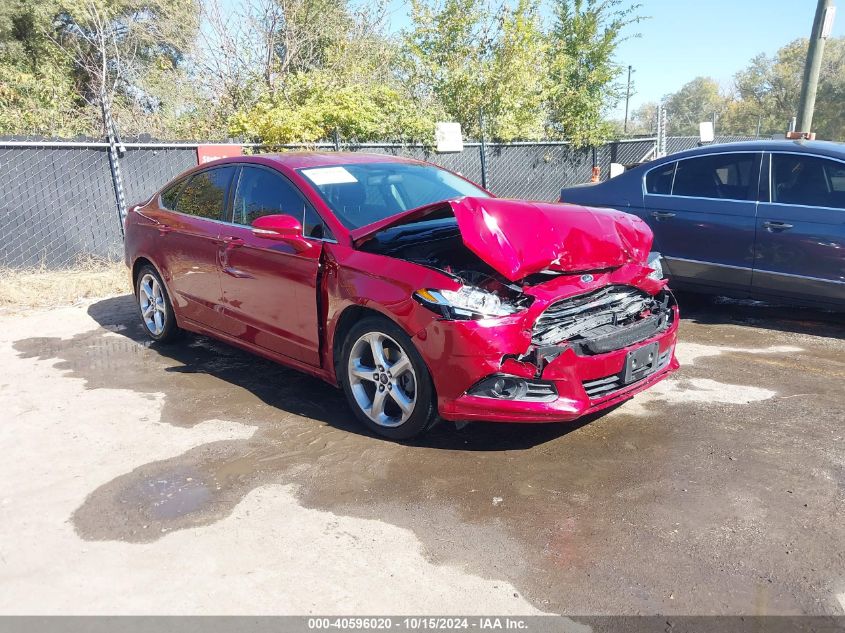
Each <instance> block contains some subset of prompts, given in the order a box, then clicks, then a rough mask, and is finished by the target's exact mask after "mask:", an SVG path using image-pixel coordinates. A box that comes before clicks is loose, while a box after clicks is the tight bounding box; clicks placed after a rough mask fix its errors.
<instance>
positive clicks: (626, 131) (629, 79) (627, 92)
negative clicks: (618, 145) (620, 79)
mask: <svg viewBox="0 0 845 633" xmlns="http://www.w3.org/2000/svg"><path fill="white" fill-rule="evenodd" d="M630 100H631V67H630V66H628V90H627V91H626V92H625V125H624V127H623V128H622V130H623V131H624V132H625V133H626V134H627V133H628V101H630Z"/></svg>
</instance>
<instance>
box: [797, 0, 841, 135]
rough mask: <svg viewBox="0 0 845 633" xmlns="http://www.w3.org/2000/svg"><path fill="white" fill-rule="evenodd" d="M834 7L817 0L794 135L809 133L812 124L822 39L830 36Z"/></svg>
mask: <svg viewBox="0 0 845 633" xmlns="http://www.w3.org/2000/svg"><path fill="white" fill-rule="evenodd" d="M835 15H836V7H835V6H833V0H819V3H818V5H817V6H816V17H815V18H814V19H813V30H812V32H811V34H810V47H809V48H808V49H807V61H806V62H804V78H803V80H802V82H801V100H800V102H799V103H798V127H797V129H796V130H795V131H796V133H797V134H796V136H806V135H809V134H810V130H811V129H812V125H813V110H814V109H815V107H816V89H817V88H818V85H819V71H820V70H821V65H822V56H823V55H824V41H825V40H826V39H827V38H828V37H830V32H831V29H832V28H833V18H834V16H835Z"/></svg>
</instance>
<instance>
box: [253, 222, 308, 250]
mask: <svg viewBox="0 0 845 633" xmlns="http://www.w3.org/2000/svg"><path fill="white" fill-rule="evenodd" d="M252 234H253V235H255V236H256V237H261V238H264V239H265V240H279V241H281V242H287V243H289V244H291V245H292V246H293V247H294V248H295V249H296V250H297V251H299V252H302V251H305V250H308V249H309V248H311V244H310V243H309V242H308V240H306V239H304V238H303V237H302V225H301V224H300V223H299V220H297V219H296V218H295V217H293V216H292V215H285V214H281V213H280V214H277V215H263V216H261V217H260V218H257V219H256V220H255V221H254V222H253V223H252Z"/></svg>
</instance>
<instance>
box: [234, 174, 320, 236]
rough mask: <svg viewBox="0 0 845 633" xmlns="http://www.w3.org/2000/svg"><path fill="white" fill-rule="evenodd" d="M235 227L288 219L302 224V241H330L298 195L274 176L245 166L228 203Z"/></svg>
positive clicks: (315, 216)
mask: <svg viewBox="0 0 845 633" xmlns="http://www.w3.org/2000/svg"><path fill="white" fill-rule="evenodd" d="M232 209H233V217H232V221H233V222H234V223H235V224H241V225H243V226H249V225H251V224H252V223H253V222H254V221H255V220H257V219H258V218H260V217H262V216H265V215H278V214H282V215H291V216H293V217H295V218H296V219H297V220H299V222H300V224H302V227H303V228H302V233H303V235H304V236H305V237H314V238H321V239H333V236H332V234H331V231H329V229H328V227H326V226H325V224H324V223H323V221H322V219H321V218H320V216H319V215H318V214H317V212H316V211H315V210H314V209H313V207H312V206H311V205H310V204H308V203H307V202H306V201H305V199H304V198H303V197H302V195H301V194H300V193H299V191H297V190H296V188H295V187H294V186H293V185H292V184H291V183H290V182H288V181H287V180H286V179H285V178H283V177H282V176H280V175H278V174H274V173H273V172H272V171H270V170H269V169H263V168H261V167H249V166H245V167H244V168H243V170H242V171H241V176H240V178H239V179H238V184H237V188H236V189H235V199H234V201H233V203H232Z"/></svg>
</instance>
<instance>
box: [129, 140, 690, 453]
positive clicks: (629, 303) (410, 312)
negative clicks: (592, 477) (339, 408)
mask: <svg viewBox="0 0 845 633" xmlns="http://www.w3.org/2000/svg"><path fill="white" fill-rule="evenodd" d="M651 241H652V235H651V231H650V230H649V229H648V227H647V226H646V225H645V223H644V222H642V221H641V220H639V219H637V218H636V217H634V216H631V215H628V214H624V213H620V212H617V211H611V210H600V209H591V208H585V207H577V206H572V205H562V204H552V203H544V202H526V201H520V200H504V199H498V198H494V197H493V196H491V195H490V194H489V193H488V192H486V191H484V190H483V189H481V188H480V187H478V186H476V185H474V184H472V183H471V182H469V181H468V180H465V179H464V178H462V177H460V176H458V175H455V174H453V173H451V172H448V171H445V170H443V169H440V168H439V167H436V166H434V165H430V164H427V163H423V162H419V161H414V160H407V159H403V158H397V157H393V156H377V155H368V154H344V153H327V154H321V153H299V154H280V155H262V156H244V157H238V158H230V159H223V160H220V161H215V162H213V163H208V164H205V165H202V166H200V167H197V168H195V169H192V170H191V171H188V172H186V173H185V174H183V175H182V176H180V177H178V178H177V179H176V180H174V181H173V182H171V183H170V184H168V185H167V186H166V187H164V189H162V190H161V191H160V192H158V193H156V194H155V195H154V196H153V197H152V198H150V199H149V200H148V201H147V202H146V203H144V204H141V205H139V206H136V207H134V208H133V209H132V210H131V211H130V213H129V214H128V216H127V219H126V242H125V245H126V263H127V265H128V266H129V267H130V270H131V272H132V281H133V285H134V288H135V294H136V297H137V301H138V308H139V311H140V316H141V320H142V322H143V324H144V327H145V329H146V331H147V333H148V334H149V336H150V337H152V338H153V339H155V340H156V341H162V342H164V341H169V340H171V339H173V338H174V337H175V336H176V335H177V334H178V333H179V332H180V331H181V330H190V331H192V332H198V333H201V334H205V335H208V336H212V337H214V338H218V339H221V340H223V341H226V342H228V343H231V344H232V345H236V346H238V347H242V348H244V349H247V350H249V351H251V352H254V353H256V354H259V355H261V356H264V357H266V358H269V359H272V360H274V361H277V362H280V363H283V364H285V365H288V366H290V367H294V368H296V369H299V370H301V371H305V372H307V373H309V374H312V375H314V376H317V377H319V378H322V379H323V380H325V381H326V382H328V383H330V384H332V385H335V386H341V387H342V388H343V390H344V392H345V394H346V396H347V399H348V401H349V405H350V407H351V408H352V410H353V412H354V413H355V415H356V416H357V417H358V418H359V419H360V420H361V422H363V423H364V424H365V425H366V426H368V427H369V428H370V429H372V430H373V431H375V432H376V433H379V434H381V435H384V436H386V437H389V438H393V439H405V438H410V437H413V436H415V435H417V434H419V433H421V432H423V431H425V430H427V429H428V428H430V427H431V426H432V425H433V424H434V423H435V422H436V421H437V420H438V419H441V418H443V419H446V420H453V421H464V420H490V421H507V422H558V421H566V420H573V419H575V418H578V417H579V416H582V415H584V414H586V413H591V412H594V411H598V410H601V409H603V408H606V407H608V406H611V405H613V404H615V403H618V402H620V401H622V400H624V399H626V398H629V397H631V396H632V395H634V394H635V393H637V392H639V391H642V390H643V389H646V388H647V387H649V386H650V385H653V384H654V383H655V382H657V381H659V380H661V379H663V378H665V377H666V376H667V375H668V374H669V373H670V372H672V371H673V370H675V369H676V368H677V367H678V363H677V360H676V359H675V356H674V347H675V340H676V335H677V327H678V310H677V306H676V305H675V302H674V299H673V297H672V294H671V293H670V292H669V290H668V289H667V287H666V281H665V280H664V279H662V273H661V270H660V265H659V256H658V254H656V253H650V251H649V249H650V247H651Z"/></svg>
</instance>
